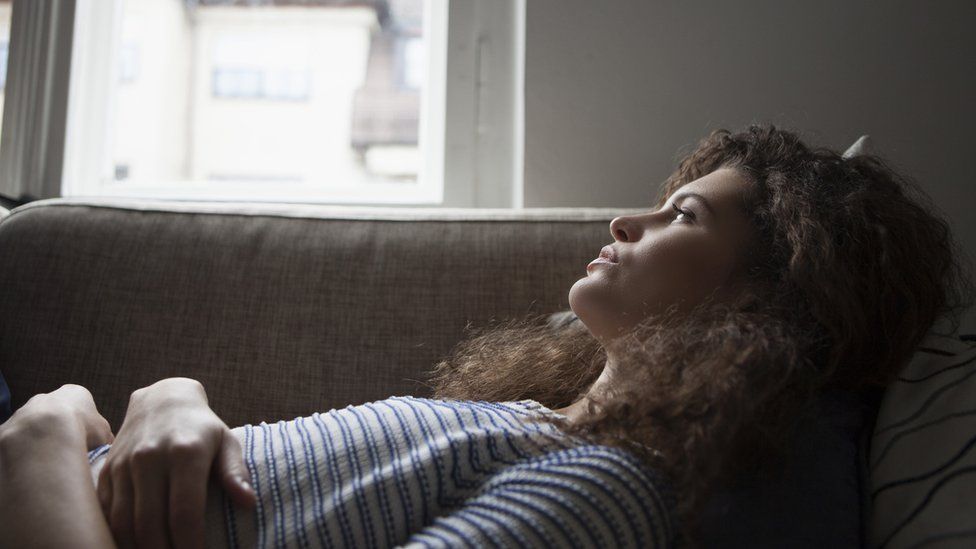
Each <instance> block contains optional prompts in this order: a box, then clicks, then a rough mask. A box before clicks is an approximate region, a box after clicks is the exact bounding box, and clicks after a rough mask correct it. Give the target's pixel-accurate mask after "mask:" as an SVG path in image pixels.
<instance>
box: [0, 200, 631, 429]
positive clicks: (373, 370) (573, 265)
mask: <svg viewBox="0 0 976 549" xmlns="http://www.w3.org/2000/svg"><path fill="white" fill-rule="evenodd" d="M634 211H640V210H627V209H616V208H545V209H535V208H528V209H525V210H490V209H489V210H479V209H446V210H438V209H430V208H426V209H417V210H414V209H403V208H395V207H389V208H359V207H351V206H349V207H339V206H314V205H282V204H276V205H250V204H227V203H185V202H163V201H142V200H108V199H105V200H85V199H80V198H78V199H57V200H50V201H39V202H34V203H31V204H29V205H27V206H22V207H20V208H18V209H16V210H14V211H13V212H12V213H11V214H10V215H9V216H8V217H7V218H5V219H4V220H3V221H2V222H0V257H2V258H3V260H2V261H0V303H2V304H3V315H0V370H2V371H3V375H4V376H6V378H7V382H8V384H9V385H10V389H11V392H12V394H13V400H14V402H13V404H14V406H18V405H20V404H22V403H23V402H25V401H26V400H27V398H29V397H30V396H31V395H33V394H35V393H37V392H40V391H50V390H53V389H56V388H57V387H59V386H60V385H61V384H63V383H79V384H82V385H85V386H86V387H89V388H90V389H91V390H92V393H93V395H94V397H95V400H96V402H97V403H98V405H99V410H100V411H101V412H102V413H103V414H104V415H105V416H106V417H107V418H109V420H110V421H111V422H112V424H113V425H114V426H115V427H118V426H119V424H120V422H121V419H122V417H123V415H124V412H125V407H126V404H127V402H128V399H129V395H130V393H131V392H132V391H133V390H135V389H137V388H139V387H142V386H145V385H148V384H150V383H153V382H155V381H157V380H159V379H161V378H163V377H168V376H177V375H180V376H188V377H193V378H196V379H199V380H200V381H202V382H203V383H204V386H205V387H206V388H207V392H208V395H209V396H210V401H211V404H212V405H213V407H214V409H215V410H216V411H217V413H218V414H219V415H220V416H221V417H222V418H224V419H225V420H226V421H227V422H228V423H229V424H230V425H239V424H242V423H258V422H260V421H263V420H267V421H271V420H278V419H291V418H294V417H297V416H304V415H309V414H311V413H313V412H316V411H323V410H328V409H330V408H333V407H337V406H338V407H341V406H345V405H347V404H356V403H361V402H367V401H370V400H377V399H381V398H386V397H388V396H390V395H408V394H413V395H415V396H428V394H429V389H428V388H427V386H426V385H425V384H424V383H423V381H424V379H425V375H424V374H425V372H426V371H428V370H429V369H430V368H431V366H432V365H433V364H434V363H435V362H436V361H438V360H440V359H441V358H443V357H444V356H445V355H447V354H448V353H449V352H451V350H452V349H453V348H454V346H455V344H456V343H457V342H458V340H459V339H461V338H462V337H463V336H464V328H465V326H466V325H467V323H468V322H473V323H476V324H481V323H487V322H488V321H489V320H490V319H492V318H496V319H505V318H513V317H521V316H523V315H527V314H543V313H548V312H552V311H556V310H564V309H565V308H566V307H567V306H568V302H567V296H568V293H569V289H570V287H571V286H572V285H573V283H574V282H575V281H576V280H577V279H579V278H581V277H584V276H586V264H587V263H588V262H589V261H590V259H592V258H593V257H594V256H595V255H596V253H597V251H599V249H600V248H601V247H602V246H603V245H605V244H606V243H607V240H608V239H609V238H610V236H609V234H608V233H607V226H608V224H609V222H610V220H611V219H613V218H614V217H616V216H617V215H623V214H626V213H634ZM554 242H558V244H559V245H558V246H555V245H553V243H554Z"/></svg>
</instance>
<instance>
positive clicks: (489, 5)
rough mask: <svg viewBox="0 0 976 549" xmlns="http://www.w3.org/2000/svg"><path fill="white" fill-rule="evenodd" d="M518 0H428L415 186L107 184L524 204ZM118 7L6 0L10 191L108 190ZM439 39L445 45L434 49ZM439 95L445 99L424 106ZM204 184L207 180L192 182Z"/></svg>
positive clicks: (215, 196) (4, 186)
mask: <svg viewBox="0 0 976 549" xmlns="http://www.w3.org/2000/svg"><path fill="white" fill-rule="evenodd" d="M525 1H526V0H429V2H430V6H431V9H428V10H426V14H425V21H424V28H425V34H426V37H427V39H428V40H431V41H438V40H439V41H442V42H441V43H439V44H437V43H435V44H432V45H433V46H435V47H431V48H428V53H429V54H431V58H429V59H428V70H429V71H430V77H429V78H428V82H430V86H429V88H428V89H426V90H424V93H423V94H422V98H423V99H422V104H421V113H422V114H421V127H420V143H421V146H422V147H424V148H425V150H426V151H427V152H425V161H424V164H423V166H422V168H421V177H420V182H419V183H420V185H421V189H420V190H418V189H416V187H414V189H413V190H414V191H415V192H412V193H410V194H409V195H407V194H405V193H404V192H403V188H404V186H403V184H397V183H391V184H389V188H381V187H383V186H384V185H385V184H371V185H369V187H368V188H365V189H366V190H365V192H366V193H369V194H368V195H367V194H365V193H364V191H363V189H364V188H363V187H356V188H352V187H350V188H349V189H346V190H339V191H338V192H335V193H333V194H330V195H329V196H323V195H321V194H319V195H310V194H308V193H302V192H295V193H291V194H290V195H289V193H276V194H272V195H269V194H261V189H260V186H261V184H260V183H253V182H241V183H242V184H243V186H244V187H247V186H248V185H251V187H252V188H251V191H252V192H251V193H250V194H246V195H244V196H233V195H231V194H229V189H232V188H240V187H241V186H242V185H241V184H237V183H231V182H203V181H200V182H192V185H193V186H194V187H195V188H196V190H195V192H194V193H192V194H190V193H189V192H183V191H180V190H179V189H178V187H179V186H180V184H179V183H177V184H176V185H166V186H161V185H160V186H155V187H153V186H148V187H147V186H142V187H139V186H132V187H129V188H127V189H126V190H125V191H124V192H115V193H113V194H112V195H111V196H127V197H144V198H170V199H179V200H186V199H190V200H235V201H253V200H258V201H273V202H305V203H334V204H356V205H384V206H428V207H429V206H442V207H493V208H506V207H507V208H521V207H523V172H524V168H523V143H524V138H523V132H524V115H523V112H524V52H525V46H524V45H525V39H524V37H525ZM121 7H122V4H121V2H120V0H14V5H13V15H12V18H11V37H10V46H9V47H10V52H11V58H10V61H9V62H8V74H7V76H8V78H7V89H8V94H7V97H6V105H5V107H4V119H3V124H4V127H3V132H2V139H0V194H4V195H6V196H8V197H10V198H14V199H19V200H32V199H37V198H53V197H57V196H108V195H106V194H105V193H104V192H95V191H94V190H93V188H97V187H95V186H93V185H92V184H93V183H95V184H96V185H97V183H98V182H99V181H110V180H111V179H112V178H114V166H112V164H111V158H110V155H109V154H108V151H107V150H106V147H107V145H108V143H109V139H108V138H109V133H108V132H109V131H110V129H111V128H112V127H113V124H112V121H111V114H112V109H111V108H110V104H111V93H112V91H113V90H114V86H115V85H116V84H115V80H116V76H117V75H116V74H115V72H116V71H117V70H118V67H117V63H115V62H105V60H106V59H112V60H114V59H115V56H114V55H113V52H115V51H117V49H118V47H119V44H118V43H117V42H118V40H119V38H120V33H119V32H117V31H118V26H119V25H120V23H121ZM445 22H446V24H445ZM436 29H447V32H446V36H445V33H443V32H442V33H438V32H431V31H432V30H436ZM444 42H446V47H444ZM437 46H440V47H437ZM438 51H439V52H442V53H444V52H446V55H441V56H437V55H434V54H435V53H436V52H438ZM13 88H16V89H13ZM59 105H60V108H59V107H58V106H59ZM439 105H440V106H443V109H433V107H434V106H439ZM82 106H83V107H82ZM431 151H433V152H432V153H431ZM185 184H189V182H187V183H185ZM201 185H205V186H208V187H210V189H209V190H208V191H207V192H200V190H199V187H200V186H201ZM221 186H223V187H224V188H225V189H228V190H221ZM116 187H117V188H124V186H116ZM279 187H280V185H279ZM186 188H187V190H188V189H189V187H186Z"/></svg>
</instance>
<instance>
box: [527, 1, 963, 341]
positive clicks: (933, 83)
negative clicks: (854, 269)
mask: <svg viewBox="0 0 976 549" xmlns="http://www.w3.org/2000/svg"><path fill="white" fill-rule="evenodd" d="M526 4H527V14H526V33H527V37H526V64H525V81H526V90H525V206H526V207H533V206H622V207H637V206H641V205H647V204H649V203H650V201H651V199H652V197H654V196H656V192H657V186H658V184H659V183H660V182H661V181H663V180H664V179H665V178H666V177H667V175H668V174H669V173H670V172H671V171H672V169H673V168H674V166H675V164H676V162H677V160H678V159H679V158H680V156H682V155H683V154H686V153H687V152H689V151H690V149H691V148H692V147H693V146H694V144H695V143H696V142H697V141H698V140H699V139H700V138H702V137H704V136H705V135H706V134H707V133H708V131H709V130H711V129H713V128H718V127H726V128H729V129H732V130H735V129H739V128H741V127H743V126H745V125H747V124H748V123H750V122H753V121H756V122H772V123H774V124H776V125H778V126H782V127H784V128H790V129H795V130H800V133H801V135H802V136H803V137H804V138H805V139H806V140H807V141H808V143H810V144H812V145H825V146H829V147H832V148H835V149H840V150H842V149H844V148H846V147H847V146H848V145H849V144H850V143H852V142H853V141H854V140H855V139H856V138H857V137H858V136H859V135H861V134H865V133H866V134H870V135H871V136H872V138H873V139H874V142H875V144H876V148H877V150H878V152H879V153H880V154H881V155H882V156H885V157H886V158H888V159H889V160H890V161H891V163H892V164H893V165H894V167H895V168H896V169H899V170H900V171H902V172H903V173H906V174H908V175H909V176H911V177H914V178H915V179H916V180H918V182H919V183H920V184H921V185H922V186H923V188H924V189H925V190H926V191H927V192H928V193H929V194H930V195H931V196H932V197H933V199H934V201H935V203H936V204H937V206H939V207H940V208H941V209H942V210H943V211H944V212H945V214H946V215H947V216H948V217H950V219H951V221H952V224H953V228H954V230H955V231H956V232H957V235H958V237H959V240H960V242H961V244H962V246H963V247H964V249H965V250H966V251H967V253H968V254H969V256H970V257H973V256H976V215H973V209H974V206H976V163H974V162H973V155H972V151H973V150H974V149H976V139H974V137H973V133H972V127H973V125H974V122H976V101H974V100H973V97H974V96H976V68H974V67H976V65H974V64H973V62H972V58H973V55H974V53H976V33H973V32H972V29H971V26H972V21H974V20H976V2H971V1H967V0H961V1H942V2H905V1H897V2H895V1H892V2H880V3H860V2H858V3H854V2H846V1H843V0H828V1H821V2H798V1H789V2H782V1H753V2H748V3H742V2H721V1H717V0H713V1H701V2H694V3H692V2H678V1H655V2H647V1H646V0H601V1H599V2H593V1H592V0H531V1H529V2H527V3H526ZM964 328H965V329H968V331H969V332H976V310H973V311H970V313H969V314H968V315H967V318H966V321H965V322H964Z"/></svg>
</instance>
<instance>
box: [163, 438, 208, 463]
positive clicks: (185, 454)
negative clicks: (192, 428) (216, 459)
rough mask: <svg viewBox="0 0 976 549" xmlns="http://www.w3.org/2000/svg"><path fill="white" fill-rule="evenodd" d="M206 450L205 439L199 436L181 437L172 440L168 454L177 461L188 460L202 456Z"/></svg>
mask: <svg viewBox="0 0 976 549" xmlns="http://www.w3.org/2000/svg"><path fill="white" fill-rule="evenodd" d="M204 451H205V448H204V445H203V441H201V440H200V439H197V438H180V439H177V440H174V441H173V442H171V443H170V444H169V446H168V448H167V454H168V455H169V457H170V458H171V459H173V460H175V461H186V460H191V459H194V458H197V457H199V456H201V455H202V454H203V453H204Z"/></svg>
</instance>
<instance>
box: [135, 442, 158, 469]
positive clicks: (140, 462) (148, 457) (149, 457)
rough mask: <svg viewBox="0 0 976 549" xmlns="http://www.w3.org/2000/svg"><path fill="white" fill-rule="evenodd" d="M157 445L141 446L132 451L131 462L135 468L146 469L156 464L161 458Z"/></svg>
mask: <svg viewBox="0 0 976 549" xmlns="http://www.w3.org/2000/svg"><path fill="white" fill-rule="evenodd" d="M160 453H161V452H160V448H159V446H158V445H157V444H140V445H138V446H136V447H135V448H133V449H132V453H131V455H130V458H129V459H130V461H131V462H132V466H133V467H145V466H147V465H151V464H153V463H155V462H156V461H157V460H158V459H159V457H160Z"/></svg>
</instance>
